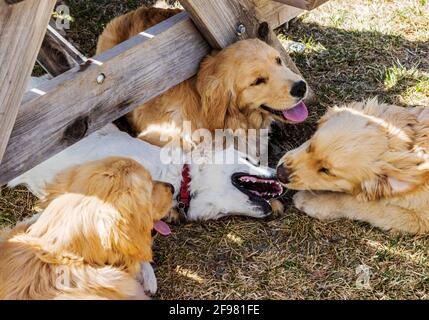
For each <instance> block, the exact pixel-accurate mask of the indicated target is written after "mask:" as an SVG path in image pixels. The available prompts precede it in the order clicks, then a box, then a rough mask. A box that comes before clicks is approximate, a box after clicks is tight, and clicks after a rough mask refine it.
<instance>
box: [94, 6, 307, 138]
mask: <svg viewBox="0 0 429 320" xmlns="http://www.w3.org/2000/svg"><path fill="white" fill-rule="evenodd" d="M178 12H179V10H177V9H174V10H173V9H158V8H146V7H142V8H140V9H137V10H135V11H133V12H130V13H128V14H125V15H123V16H120V17H118V18H116V19H114V20H113V21H112V22H110V23H109V24H108V25H107V27H106V29H105V30H104V32H103V34H102V35H101V36H100V38H99V42H98V47H97V53H101V52H103V51H105V50H107V49H109V48H111V47H113V46H115V45H117V44H118V43H120V42H123V41H125V40H126V39H128V38H130V37H132V36H135V35H136V34H138V33H139V32H141V31H143V30H145V29H147V28H149V27H151V26H153V25H154V24H156V23H159V22H161V21H162V20H164V19H166V18H168V17H170V16H172V15H174V14H176V13H178ZM306 93H307V85H306V83H305V82H304V81H303V79H302V78H301V77H300V76H298V75H297V74H295V73H293V72H292V71H291V70H290V69H289V68H287V67H286V65H285V64H284V62H283V61H282V58H281V57H280V54H279V53H278V52H277V51H276V50H275V49H273V48H272V47H270V46H269V45H267V44H266V43H264V42H262V41H260V40H257V39H251V40H243V41H238V42H236V43H234V44H232V45H231V46H229V47H228V48H226V49H224V50H222V51H220V52H213V53H212V54H211V55H209V56H207V57H206V58H205V59H204V60H203V62H202V63H201V66H200V69H199V71H198V74H197V76H195V77H193V78H191V79H189V80H187V81H185V82H183V83H181V84H179V85H177V86H175V87H173V88H171V89H170V90H168V91H167V92H165V93H164V94H162V95H160V96H158V97H156V98H154V99H152V100H150V101H149V102H147V103H145V104H144V105H142V106H140V107H138V108H137V109H135V110H134V111H133V112H131V113H130V114H129V115H128V121H129V122H130V123H131V125H132V126H133V129H134V130H135V131H136V132H137V133H138V136H139V137H140V138H141V139H143V140H146V141H148V142H150V143H152V144H156V145H158V146H163V145H165V144H166V143H167V142H168V141H169V140H165V139H162V138H161V136H162V135H165V134H167V137H172V136H175V135H177V136H180V135H182V134H183V131H182V129H183V128H182V124H183V121H190V122H191V125H192V129H193V130H197V129H200V128H206V129H208V130H210V131H212V132H213V131H214V130H215V129H223V128H229V129H233V130H236V129H261V128H268V127H269V125H270V123H271V122H272V121H273V120H274V119H277V120H280V121H285V122H301V121H304V120H305V119H306V118H307V116H308V111H307V108H306V106H305V104H304V103H302V102H301V100H302V99H303V98H304V97H305V96H306ZM186 138H187V139H186V140H190V138H189V137H186Z"/></svg>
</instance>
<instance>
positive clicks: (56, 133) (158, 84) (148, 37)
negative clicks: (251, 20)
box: [0, 12, 210, 185]
mask: <svg viewBox="0 0 429 320" xmlns="http://www.w3.org/2000/svg"><path fill="white" fill-rule="evenodd" d="M209 52H210V47H209V46H208V44H207V42H206V41H205V40H204V39H203V38H202V36H201V35H200V33H199V32H198V30H197V29H196V28H195V26H194V24H193V23H192V21H191V20H190V18H189V16H188V14H187V13H186V12H183V13H180V14H178V15H176V16H174V17H171V18H170V19H168V20H165V21H163V22H162V23H160V24H158V25H156V26H154V27H153V28H150V29H148V30H146V31H145V32H144V33H141V34H140V35H137V36H136V37H134V38H131V39H129V40H127V41H126V42H124V43H122V44H120V45H118V46H116V47H114V48H112V49H110V50H108V51H106V52H104V53H102V54H100V55H99V56H96V57H94V59H93V60H88V61H92V63H89V62H88V63H87V64H85V65H84V66H83V67H80V68H75V69H72V70H70V71H68V72H66V73H65V74H62V75H60V76H58V77H56V78H54V79H53V80H50V81H48V82H47V83H46V84H43V85H42V86H40V87H39V88H38V89H39V91H38V92H39V94H40V93H42V94H43V92H46V94H44V95H41V96H39V97H37V98H34V95H35V94H36V93H34V92H32V93H30V94H29V95H27V96H26V97H25V98H24V100H23V101H24V103H23V104H22V105H21V108H20V111H19V114H18V117H17V121H16V124H15V127H14V129H13V131H12V135H11V138H10V141H9V144H8V146H7V150H6V153H5V157H4V159H3V162H2V164H1V165H0V185H1V184H3V183H5V182H7V181H9V180H11V179H12V178H14V177H16V176H18V175H19V174H21V173H23V172H25V171H26V170H28V169H30V168H32V167H33V166H35V165H37V164H39V163H40V162H42V161H44V160H46V159H47V158H49V157H50V156H53V155H54V154H56V153H58V152H59V151H61V150H63V149H64V148H66V147H67V146H70V145H71V144H73V143H75V142H77V141H78V140H79V139H81V138H83V137H84V136H86V135H88V134H90V133H91V132H94V131H95V130H97V129H99V128H101V127H102V126H104V125H106V124H107V123H109V122H111V121H113V120H115V119H117V118H119V117H121V116H123V115H124V114H126V113H128V112H130V111H131V110H132V109H134V108H135V107H137V106H139V105H141V104H143V103H145V102H146V101H148V100H150V99H151V98H153V97H155V96H157V95H159V94H161V93H162V92H164V91H166V90H168V89H169V88H171V87H172V86H174V85H176V84H178V83H180V82H182V81H184V80H186V79H188V78H190V77H191V76H193V75H195V73H196V72H197V70H198V67H199V63H200V61H201V59H202V58H203V57H204V56H206V55H207V54H208V53H209ZM102 75H104V77H105V79H104V81H102V77H101V76H102ZM97 78H99V80H100V81H99V82H102V83H101V84H98V83H97V80H96V79H97ZM36 91H37V90H36Z"/></svg>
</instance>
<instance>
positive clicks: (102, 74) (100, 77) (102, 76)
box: [97, 73, 106, 84]
mask: <svg viewBox="0 0 429 320" xmlns="http://www.w3.org/2000/svg"><path fill="white" fill-rule="evenodd" d="M105 79H106V75H105V74H104V73H100V74H99V75H98V76H97V83H98V84H102V83H103V82H104V80H105Z"/></svg>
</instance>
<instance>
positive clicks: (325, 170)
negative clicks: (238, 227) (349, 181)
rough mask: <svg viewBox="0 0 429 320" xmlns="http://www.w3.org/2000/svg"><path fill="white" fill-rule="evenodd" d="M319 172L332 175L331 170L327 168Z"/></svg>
mask: <svg viewBox="0 0 429 320" xmlns="http://www.w3.org/2000/svg"><path fill="white" fill-rule="evenodd" d="M319 172H320V173H324V174H328V175H329V174H331V172H330V171H329V169H328V168H325V167H322V168H320V169H319Z"/></svg>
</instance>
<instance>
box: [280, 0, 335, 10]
mask: <svg viewBox="0 0 429 320" xmlns="http://www.w3.org/2000/svg"><path fill="white" fill-rule="evenodd" d="M274 1H277V2H281V3H284V4H287V5H290V6H293V7H297V8H301V9H304V10H313V9H314V8H317V7H318V6H320V5H322V4H324V3H325V2H327V1H328V0H274Z"/></svg>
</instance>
